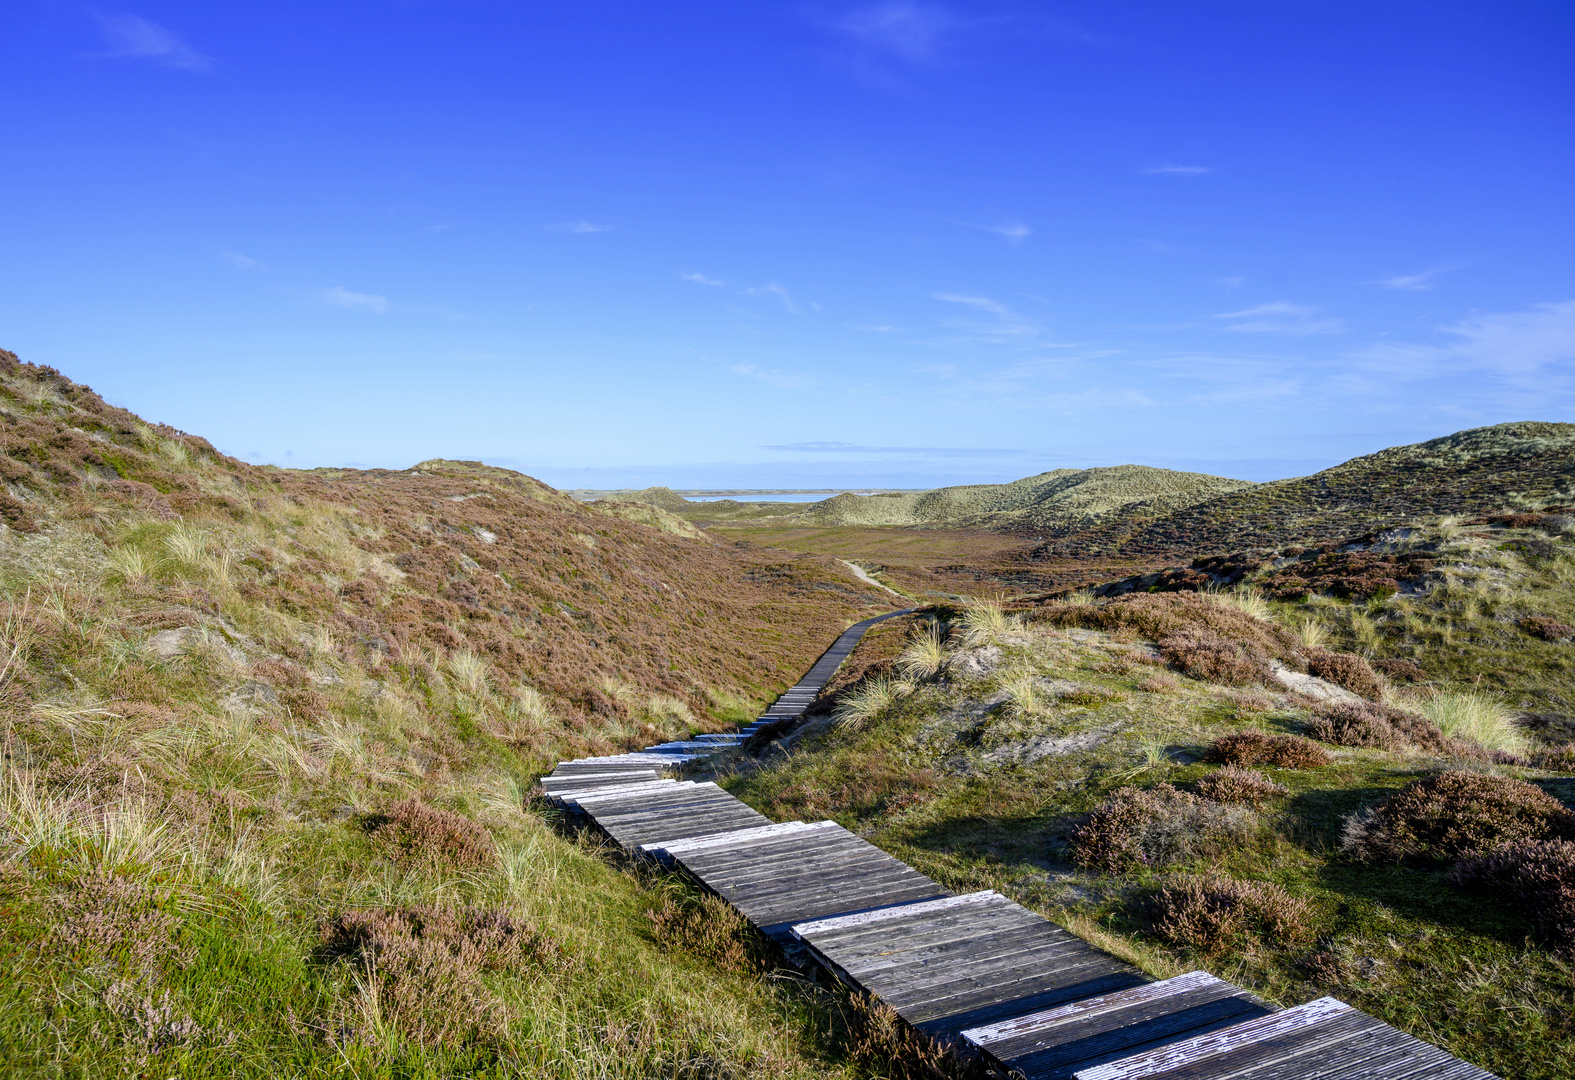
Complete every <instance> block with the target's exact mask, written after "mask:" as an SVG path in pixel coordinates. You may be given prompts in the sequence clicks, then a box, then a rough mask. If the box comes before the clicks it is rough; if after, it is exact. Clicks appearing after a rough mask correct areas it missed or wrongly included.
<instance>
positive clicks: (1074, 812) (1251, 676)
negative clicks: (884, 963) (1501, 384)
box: [723, 533, 1575, 1078]
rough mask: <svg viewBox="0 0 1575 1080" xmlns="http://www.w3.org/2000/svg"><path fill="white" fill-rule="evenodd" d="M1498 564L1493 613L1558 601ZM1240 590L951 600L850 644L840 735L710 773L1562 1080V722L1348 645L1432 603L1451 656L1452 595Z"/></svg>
mask: <svg viewBox="0 0 1575 1080" xmlns="http://www.w3.org/2000/svg"><path fill="white" fill-rule="evenodd" d="M1432 535H1437V534H1432ZM1427 542H1432V541H1431V540H1429V541H1427ZM1446 543H1461V544H1469V545H1471V546H1470V547H1469V548H1468V549H1467V550H1469V551H1471V552H1473V553H1476V554H1478V555H1479V556H1480V553H1481V551H1482V550H1483V547H1484V545H1483V544H1482V542H1481V541H1479V540H1477V539H1476V538H1474V537H1472V536H1470V535H1469V534H1466V533H1457V534H1456V535H1455V538H1454V539H1452V540H1449V541H1446ZM1559 543H1560V544H1562V543H1563V541H1559ZM1495 550H1496V549H1495ZM1514 557H1515V559H1516V560H1519V559H1520V556H1518V555H1516V556H1514ZM1554 557H1556V558H1559V559H1568V558H1569V553H1568V552H1567V551H1565V550H1564V549H1563V548H1562V547H1560V548H1559V549H1558V553H1557V554H1556V556H1554ZM1514 565H1515V566H1516V567H1517V571H1516V572H1517V573H1518V574H1520V575H1523V576H1522V577H1520V578H1518V579H1513V578H1512V579H1509V580H1510V581H1518V582H1524V583H1526V584H1528V585H1529V587H1530V590H1532V592H1533V595H1534V597H1535V598H1534V599H1529V600H1528V599H1526V598H1521V599H1514V598H1512V596H1511V594H1509V593H1506V594H1505V596H1504V597H1503V600H1502V601H1501V605H1502V607H1503V608H1504V609H1506V614H1507V613H1509V612H1513V611H1514V610H1515V609H1516V608H1517V607H1520V605H1522V604H1525V603H1535V604H1538V605H1539V606H1541V607H1542V609H1543V610H1548V611H1553V612H1556V613H1560V614H1562V612H1563V611H1564V610H1565V609H1564V607H1563V600H1562V599H1561V598H1562V597H1563V595H1564V594H1563V593H1562V592H1560V591H1559V589H1560V588H1562V586H1559V585H1558V584H1557V582H1558V575H1560V574H1563V573H1565V572H1564V571H1563V570H1560V569H1558V568H1557V567H1555V566H1554V565H1553V564H1552V563H1551V562H1549V561H1548V560H1546V559H1545V560H1544V561H1543V562H1541V563H1539V564H1537V566H1535V567H1530V566H1527V565H1525V564H1523V563H1520V562H1518V561H1517V562H1516V563H1515V564H1514ZM1571 580H1575V576H1572V577H1571ZM1245 584H1246V589H1252V588H1254V584H1253V581H1252V580H1251V579H1249V580H1247V581H1246V583H1245ZM1441 587H1442V588H1448V586H1441ZM1257 588H1258V592H1257V593H1256V594H1254V593H1252V592H1248V591H1246V589H1243V590H1227V591H1225V592H1224V593H1218V592H1217V593H1207V592H1174V593H1141V594H1130V593H1129V594H1127V595H1120V596H1116V597H1108V598H1107V597H1100V596H1097V595H1094V594H1091V593H1089V592H1082V593H1076V594H1062V595H1058V596H1056V597H1053V598H1049V599H1046V600H1040V601H1031V602H1021V601H1020V602H1017V603H1015V604H1009V605H1005V607H1004V610H1003V616H1005V619H1004V622H1005V625H1004V626H1002V627H999V628H998V629H996V630H995V631H994V632H992V633H990V634H989V635H987V636H979V635H976V634H974V633H973V632H972V630H971V627H970V626H969V625H967V623H966V622H965V617H966V611H965V609H964V608H962V607H953V608H945V607H942V608H938V609H936V611H935V612H934V614H933V615H932V616H931V617H930V619H931V620H932V621H929V622H920V621H917V620H914V621H912V622H911V624H910V627H909V628H907V629H904V628H902V627H900V626H891V627H890V628H889V629H888V630H887V631H886V640H885V642H884V643H882V642H880V641H872V642H871V643H870V645H869V648H867V649H865V648H861V649H860V650H859V652H858V653H856V654H855V656H854V658H853V661H852V662H851V663H850V665H849V667H848V668H847V670H846V672H845V675H844V680H843V681H842V682H841V683H840V684H839V686H838V687H836V688H835V689H836V694H835V695H834V697H835V698H837V699H839V700H841V701H859V702H863V703H866V707H865V708H864V710H863V714H862V717H861V720H860V723H859V724H858V725H857V726H849V725H839V724H837V723H835V713H834V712H832V711H828V712H827V713H825V714H822V715H820V716H812V717H811V718H810V720H809V721H808V722H807V723H806V725H805V726H804V727H803V728H801V729H800V730H799V731H798V732H795V733H794V734H792V735H790V736H789V740H788V741H789V744H790V746H789V747H788V748H786V749H784V750H783V751H781V752H770V751H768V752H767V753H766V754H764V755H763V756H762V758H761V760H760V761H758V762H744V763H741V764H740V765H739V766H738V767H737V768H736V771H734V772H733V773H732V774H731V775H728V776H725V777H723V782H724V783H725V784H727V785H728V786H729V787H730V788H731V789H732V790H733V791H734V792H735V793H737V794H738V795H740V797H742V798H745V799H747V800H749V801H751V802H753V803H754V804H755V805H756V806H757V807H759V808H761V809H762V810H764V811H765V812H767V813H770V814H772V815H774V816H777V817H779V818H803V819H806V820H808V819H812V818H817V817H830V818H834V819H835V820H838V821H840V822H841V823H842V824H844V825H846V826H847V827H849V828H852V829H856V830H857V831H859V832H860V834H861V835H864V836H867V837H869V838H870V839H871V840H872V841H873V842H875V843H877V844H879V845H880V846H882V847H883V848H885V849H886V850H888V851H890V852H891V853H892V854H894V855H897V856H898V857H900V858H902V859H904V860H905V861H907V862H909V863H910V864H912V865H914V866H916V867H918V868H919V869H921V870H922V871H924V872H925V873H927V874H929V875H931V876H933V877H935V878H937V880H940V881H941V882H942V883H943V884H945V885H947V886H948V887H949V888H952V889H957V890H972V889H980V888H994V889H998V890H1000V891H1002V892H1004V893H1006V894H1007V895H1010V896H1012V897H1013V898H1014V899H1017V900H1018V901H1019V902H1022V903H1024V904H1027V905H1028V906H1030V907H1033V908H1035V909H1037V910H1039V911H1041V912H1044V913H1045V914H1046V915H1047V916H1049V917H1050V918H1052V919H1055V920H1056V921H1058V922H1060V923H1061V924H1062V925H1065V926H1068V927H1070V928H1072V929H1073V930H1075V931H1076V932H1078V933H1080V934H1082V935H1083V936H1084V937H1086V938H1088V939H1089V940H1091V941H1093V942H1095V943H1097V944H1100V945H1102V946H1104V947H1105V948H1108V949H1110V950H1112V951H1114V952H1115V953H1117V954H1118V955H1121V956H1123V957H1126V958H1127V959H1129V960H1131V961H1132V962H1134V963H1137V964H1139V965H1140V966H1143V967H1144V968H1146V969H1147V970H1148V971H1150V972H1151V973H1152V974H1154V975H1156V976H1165V975H1170V974H1175V973H1177V972H1180V971H1183V970H1186V969H1187V968H1189V967H1198V966H1202V967H1205V968H1208V969H1210V970H1212V971H1214V972H1215V973H1217V974H1219V975H1220V976H1221V977H1224V978H1228V979H1231V980H1232V981H1235V982H1237V983H1239V984H1242V985H1246V986H1248V987H1250V988H1251V989H1253V990H1254V991H1255V992H1256V993H1258V994H1260V995H1261V996H1263V997H1265V998H1267V999H1269V1000H1272V1001H1275V1002H1278V1003H1280V1004H1294V1003H1297V1002H1300V1001H1305V1000H1308V999H1310V998H1313V997H1317V996H1320V995H1322V994H1326V993H1334V994H1336V995H1337V996H1339V997H1341V998H1342V999H1343V1000H1346V1001H1349V1002H1351V1003H1352V1004H1354V1005H1356V1006H1357V1007H1359V1008H1362V1009H1364V1010H1366V1011H1368V1012H1370V1013H1372V1014H1374V1015H1376V1016H1379V1017H1381V1018H1382V1019H1384V1020H1386V1021H1388V1022H1389V1023H1392V1024H1395V1025H1397V1026H1399V1027H1401V1028H1403V1029H1406V1030H1410V1031H1412V1032H1414V1033H1416V1034H1417V1035H1419V1036H1421V1037H1423V1038H1426V1039H1428V1040H1430V1041H1432V1042H1435V1043H1437V1044H1439V1045H1442V1046H1444V1047H1445V1048H1447V1049H1449V1050H1450V1051H1451V1052H1453V1053H1456V1054H1458V1055H1460V1056H1462V1057H1464V1058H1466V1059H1467V1060H1470V1061H1473V1062H1476V1063H1477V1064H1480V1065H1482V1066H1483V1067H1484V1068H1487V1069H1490V1070H1492V1071H1494V1072H1496V1073H1498V1074H1499V1075H1503V1076H1516V1077H1546V1078H1553V1077H1558V1076H1563V1075H1567V1074H1568V1073H1570V1072H1571V1071H1575V1030H1572V1029H1570V1028H1569V1026H1568V1022H1567V1018H1568V1015H1569V1010H1568V1001H1569V996H1568V995H1569V974H1568V972H1569V968H1568V963H1569V960H1568V953H1567V950H1568V949H1569V947H1570V941H1571V928H1572V926H1575V919H1572V917H1571V913H1572V912H1575V905H1572V902H1571V897H1572V896H1575V888H1572V878H1571V873H1572V871H1571V869H1570V866H1571V863H1570V851H1572V850H1575V844H1572V843H1571V840H1570V839H1569V835H1570V834H1569V832H1568V822H1569V820H1570V809H1569V807H1570V805H1571V804H1572V803H1575V778H1572V777H1571V775H1570V774H1571V772H1572V770H1571V768H1570V767H1569V766H1568V765H1567V764H1565V761H1566V758H1567V757H1569V755H1568V752H1567V751H1566V750H1565V749H1564V747H1565V746H1566V744H1567V743H1568V742H1570V741H1571V740H1570V738H1569V735H1568V734H1565V731H1566V729H1565V728H1564V727H1563V726H1562V724H1563V720H1562V719H1560V717H1559V716H1555V715H1550V714H1551V710H1549V711H1548V712H1539V713H1538V714H1536V716H1532V715H1530V714H1528V713H1526V712H1517V711H1516V710H1515V708H1514V705H1513V704H1512V700H1513V699H1509V700H1506V698H1507V695H1505V694H1503V693H1501V692H1495V691H1494V690H1491V689H1489V688H1488V687H1487V685H1486V684H1487V682H1488V679H1487V678H1486V677H1485V678H1484V679H1483V680H1482V684H1480V685H1479V684H1478V682H1477V681H1476V675H1477V674H1485V673H1484V672H1479V671H1476V670H1470V669H1467V670H1470V675H1469V677H1468V678H1466V679H1463V680H1460V681H1454V680H1452V679H1450V678H1449V677H1447V675H1442V674H1435V672H1438V670H1439V667H1438V665H1435V664H1434V663H1433V661H1432V654H1431V653H1430V652H1429V651H1428V650H1427V649H1425V648H1417V649H1415V650H1414V651H1407V652H1404V653H1401V652H1400V651H1399V650H1384V649H1383V648H1382V647H1381V643H1382V642H1383V641H1384V640H1385V634H1384V632H1383V631H1382V630H1381V629H1380V630H1378V631H1377V633H1376V634H1369V635H1368V636H1367V637H1366V639H1365V640H1366V641H1367V642H1368V644H1366V645H1364V644H1362V641H1363V640H1364V639H1363V638H1361V637H1360V636H1359V635H1358V634H1353V632H1352V630H1351V627H1352V626H1353V625H1355V626H1356V627H1358V628H1360V627H1361V626H1362V623H1361V619H1363V618H1366V619H1368V620H1371V621H1372V623H1373V625H1374V626H1375V627H1383V626H1384V625H1386V623H1387V620H1386V619H1384V618H1383V612H1384V611H1385V610H1387V608H1388V606H1389V605H1392V604H1395V603H1399V602H1403V603H1407V604H1411V605H1415V606H1417V607H1421V606H1423V605H1429V606H1431V605H1437V607H1436V608H1435V609H1434V610H1436V611H1438V617H1437V620H1436V621H1435V622H1434V623H1433V624H1432V625H1433V626H1434V627H1435V628H1436V632H1437V633H1445V632H1449V633H1452V634H1454V635H1455V637H1454V640H1455V641H1457V642H1463V641H1464V640H1466V637H1467V635H1466V633H1465V632H1463V623H1462V620H1468V619H1470V618H1472V617H1473V616H1472V615H1471V614H1470V613H1469V612H1467V611H1462V610H1461V609H1459V608H1453V607H1448V606H1445V602H1444V597H1431V596H1428V595H1426V594H1419V593H1414V592H1413V593H1410V594H1406V597H1407V598H1406V599H1404V600H1402V599H1401V598H1400V594H1397V595H1396V596H1395V597H1391V598H1389V599H1388V600H1383V601H1378V602H1376V603H1375V602H1374V601H1372V600H1370V599H1360V598H1345V599H1341V598H1330V597H1327V596H1325V595H1323V594H1310V595H1309V596H1307V597H1304V598H1302V599H1281V598H1277V597H1274V596H1272V595H1271V594H1270V593H1269V591H1268V590H1267V589H1265V588H1262V587H1261V586H1257ZM1538 588H1545V589H1546V590H1547V593H1546V595H1538V594H1536V592H1535V590H1537V589H1538ZM1378 605H1382V607H1380V606H1378ZM1522 610H1523V608H1522ZM1475 617H1480V612H1479V613H1478V615H1477V616H1475ZM1353 620H1354V621H1353ZM1446 620H1448V621H1446ZM1311 622H1316V624H1317V625H1318V626H1319V627H1320V628H1321V629H1320V632H1319V633H1316V634H1307V633H1306V632H1305V627H1306V625H1307V624H1308V623H1311ZM936 626H938V627H939V628H940V631H941V632H942V634H943V636H942V643H943V646H944V651H945V652H946V654H947V655H946V659H945V663H944V664H943V665H938V666H937V671H936V673H934V674H932V675H929V676H927V677H925V678H903V677H902V676H900V675H899V674H898V673H897V670H896V668H895V660H896V657H897V656H898V655H899V654H900V653H901V652H902V650H903V648H905V647H906V646H905V642H906V641H909V640H912V638H911V635H913V634H916V633H929V632H931V628H933V627H936ZM1491 626H1492V628H1493V632H1494V633H1498V632H1500V631H1499V629H1498V628H1501V627H1506V626H1507V628H1508V631H1507V632H1510V633H1513V634H1516V635H1519V637H1520V639H1521V640H1522V641H1529V642H1534V643H1538V644H1534V645H1533V646H1532V647H1533V648H1541V647H1542V646H1541V644H1540V642H1541V640H1542V639H1539V638H1533V637H1531V636H1530V635H1529V634H1528V633H1527V632H1526V631H1524V630H1523V629H1521V628H1520V627H1519V626H1518V625H1516V624H1515V623H1514V622H1513V621H1508V622H1505V621H1497V622H1495V623H1493V624H1491ZM1471 633H1473V634H1474V633H1476V631H1474V630H1473V631H1471ZM1374 642H1378V643H1379V646H1375V645H1374V644H1373V643H1374ZM878 680H885V682H884V686H885V692H884V693H883V695H882V696H881V697H880V699H879V701H878V702H877V701H873V700H870V699H867V698H865V697H863V696H862V695H863V694H864V691H865V689H866V688H868V687H869V686H871V685H873V684H877V682H878ZM1556 692H1558V691H1556ZM1540 700H1543V701H1548V700H1550V699H1548V698H1541V699H1540ZM835 707H836V705H835V703H833V704H832V706H831V708H832V709H835ZM1538 716H1540V718H1541V719H1540V721H1539V720H1538V719H1537V717H1538ZM1561 735H1562V737H1561ZM1571 760H1575V759H1571ZM1561 765H1562V766H1563V773H1562V774H1560V773H1559V772H1558V771H1557V770H1558V769H1559V767H1560V766H1561Z"/></svg>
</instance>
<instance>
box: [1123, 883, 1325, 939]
mask: <svg viewBox="0 0 1575 1080" xmlns="http://www.w3.org/2000/svg"><path fill="white" fill-rule="evenodd" d="M1149 915H1150V918H1151V919H1152V920H1153V924H1154V931H1155V933H1157V934H1158V935H1159V936H1160V937H1162V938H1163V939H1165V940H1166V941H1168V942H1170V943H1172V944H1175V945H1184V946H1186V947H1187V948H1190V949H1195V950H1196V951H1198V952H1200V953H1202V954H1204V955H1206V956H1212V955H1216V954H1219V953H1223V952H1226V951H1229V950H1232V949H1239V948H1240V947H1241V944H1242V940H1243V938H1251V939H1255V940H1259V941H1269V942H1273V943H1274V944H1277V945H1294V944H1296V943H1297V942H1300V941H1306V940H1307V939H1309V938H1310V937H1311V936H1312V908H1311V907H1310V905H1308V903H1307V902H1306V901H1305V900H1301V899H1298V898H1297V897H1293V896H1292V895H1291V894H1290V893H1288V892H1286V891H1285V890H1284V889H1282V888H1281V887H1280V886H1278V885H1275V884H1273V883H1272V882H1267V881H1237V880H1235V879H1233V878H1229V877H1226V876H1224V875H1223V874H1207V875H1202V876H1190V875H1189V876H1185V877H1180V878H1177V879H1176V880H1175V881H1174V882H1172V883H1170V884H1168V885H1166V886H1165V887H1164V888H1162V889H1160V890H1159V892H1158V893H1156V894H1155V895H1154V897H1153V898H1152V899H1151V900H1150V901H1149Z"/></svg>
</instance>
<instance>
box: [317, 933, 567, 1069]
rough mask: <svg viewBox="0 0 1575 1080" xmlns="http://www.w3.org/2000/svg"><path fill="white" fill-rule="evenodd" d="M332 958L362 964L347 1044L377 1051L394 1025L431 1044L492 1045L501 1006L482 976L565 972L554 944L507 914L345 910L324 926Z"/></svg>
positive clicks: (326, 951) (345, 1020)
mask: <svg viewBox="0 0 1575 1080" xmlns="http://www.w3.org/2000/svg"><path fill="white" fill-rule="evenodd" d="M319 939H320V940H321V943H322V954H323V956H324V957H325V958H326V959H329V960H336V961H351V962H355V963H357V964H358V965H359V966H360V968H361V969H362V971H361V976H360V980H359V993H358V995H357V997H356V999H355V1000H354V1001H353V1002H352V1003H349V1004H348V1006H347V1007H342V1008H341V1009H340V1011H339V1014H338V1016H337V1017H336V1019H337V1020H338V1028H339V1031H338V1034H339V1035H340V1037H341V1038H346V1037H348V1038H358V1039H360V1040H362V1041H365V1042H371V1043H376V1042H378V1041H379V1040H380V1039H381V1038H382V1037H383V1031H384V1029H385V1028H386V1026H388V1025H393V1026H395V1027H397V1028H398V1029H399V1030H401V1031H402V1032H404V1033H405V1034H406V1035H408V1036H409V1037H410V1038H413V1039H415V1040H416V1041H418V1042H420V1043H422V1044H424V1045H427V1046H441V1045H455V1044H460V1043H464V1042H472V1041H477V1040H483V1039H487V1038H490V1037H495V1036H497V1035H498V1034H500V1033H501V1030H502V1025H503V1022H504V1020H505V1019H506V1012H505V1009H504V1007H503V1004H502V1003H501V1002H499V1001H498V1000H497V998H496V997H494V996H493V994H492V993H491V991H490V990H488V989H487V986H486V984H485V982H484V981H483V979H482V975H483V973H485V972H492V971H511V972H515V973H523V972H525V971H527V970H529V969H530V968H532V967H537V968H540V967H549V968H551V967H558V966H561V954H560V953H559V951H558V947H557V945H556V944H555V943H554V942H552V941H551V940H550V939H548V938H546V937H544V936H543V935H541V934H538V933H537V932H536V931H535V930H534V929H533V928H532V927H530V926H528V925H524V924H520V923H516V922H515V921H514V920H513V919H512V918H511V917H510V916H509V915H507V914H506V913H504V912H501V911H492V910H481V909H476V908H446V907H438V906H417V907H409V908H377V909H371V910H364V911H350V912H346V913H344V914H342V915H340V916H338V917H337V918H335V919H333V920H331V921H328V922H325V923H324V924H323V925H322V926H321V927H320V928H319Z"/></svg>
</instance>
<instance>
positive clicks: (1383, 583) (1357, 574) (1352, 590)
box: [1262, 545, 1438, 600]
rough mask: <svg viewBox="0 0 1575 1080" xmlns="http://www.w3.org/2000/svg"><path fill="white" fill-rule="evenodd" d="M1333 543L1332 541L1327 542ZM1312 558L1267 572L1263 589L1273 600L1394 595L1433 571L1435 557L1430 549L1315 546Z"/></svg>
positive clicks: (1366, 597) (1353, 598) (1306, 557)
mask: <svg viewBox="0 0 1575 1080" xmlns="http://www.w3.org/2000/svg"><path fill="white" fill-rule="evenodd" d="M1328 547H1331V548H1332V547H1333V545H1328ZM1310 554H1311V555H1312V557H1311V558H1308V556H1307V555H1305V554H1304V555H1303V556H1302V557H1301V558H1302V561H1300V562H1297V563H1294V564H1292V565H1291V566H1287V567H1286V568H1285V569H1283V570H1279V571H1277V572H1275V573H1273V574H1270V575H1269V576H1267V577H1266V578H1264V579H1263V581H1262V587H1263V591H1264V592H1266V593H1268V594H1269V595H1270V596H1272V597H1274V598H1275V599H1276V600H1305V599H1306V598H1307V597H1308V596H1309V595H1311V594H1313V593H1322V594H1324V595H1326V596H1339V597H1343V598H1346V599H1352V600H1371V599H1373V598H1375V597H1379V598H1381V597H1385V596H1393V595H1394V594H1395V593H1397V592H1399V591H1400V589H1401V588H1402V587H1403V586H1405V585H1406V584H1408V583H1412V582H1416V581H1418V580H1420V579H1421V578H1424V577H1426V576H1427V575H1428V574H1431V573H1432V572H1433V569H1434V568H1435V567H1436V566H1437V565H1438V563H1437V560H1436V559H1435V558H1434V557H1433V556H1432V554H1431V553H1429V552H1420V551H1407V552H1402V553H1400V554H1396V555H1386V554H1379V553H1376V552H1371V551H1346V552H1337V551H1332V550H1321V549H1319V550H1315V552H1313V553H1310Z"/></svg>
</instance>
